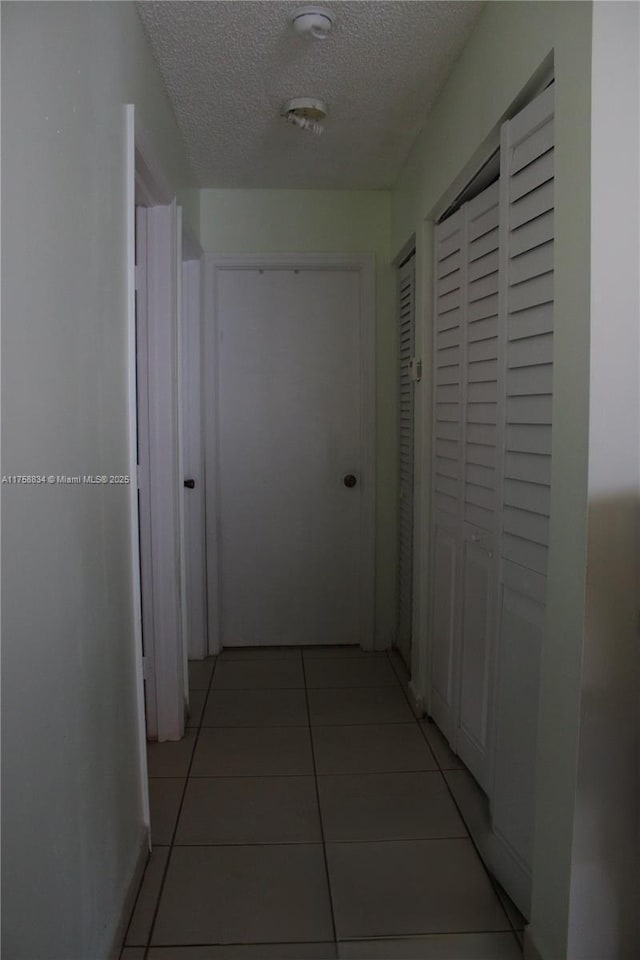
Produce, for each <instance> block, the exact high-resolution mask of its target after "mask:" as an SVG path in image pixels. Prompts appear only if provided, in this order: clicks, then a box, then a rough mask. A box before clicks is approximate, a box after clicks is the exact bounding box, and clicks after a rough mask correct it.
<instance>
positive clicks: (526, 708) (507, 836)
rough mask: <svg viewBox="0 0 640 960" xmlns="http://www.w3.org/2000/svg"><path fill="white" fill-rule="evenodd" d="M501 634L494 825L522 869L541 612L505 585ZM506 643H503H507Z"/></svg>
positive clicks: (527, 853) (531, 788)
mask: <svg viewBox="0 0 640 960" xmlns="http://www.w3.org/2000/svg"><path fill="white" fill-rule="evenodd" d="M501 601H502V602H501V607H502V636H503V644H502V649H501V657H500V668H499V669H500V675H499V679H498V688H499V691H500V696H499V698H498V702H497V705H496V742H495V773H494V777H495V781H494V791H493V803H492V814H493V825H494V829H495V831H496V833H497V834H498V835H499V836H500V837H501V838H502V840H503V841H504V842H505V843H506V844H507V845H508V847H509V848H510V849H511V851H512V853H513V855H514V857H515V859H516V860H517V861H518V862H519V863H520V865H521V866H522V868H523V870H524V871H526V872H527V873H529V871H530V864H531V854H532V846H533V820H534V796H535V752H536V730H537V721H538V696H539V685H540V676H539V674H540V656H539V651H540V645H541V642H542V635H543V631H544V618H545V608H544V605H543V604H541V603H537V602H535V601H534V600H532V599H531V597H528V596H525V595H524V593H522V592H517V591H516V590H514V589H512V588H511V587H510V586H509V585H508V584H504V585H503V590H502V597H501ZM505 641H506V642H505Z"/></svg>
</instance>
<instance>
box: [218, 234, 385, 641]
mask: <svg viewBox="0 0 640 960" xmlns="http://www.w3.org/2000/svg"><path fill="white" fill-rule="evenodd" d="M205 262H206V278H205V309H206V317H207V322H206V323H205V347H204V358H205V364H206V371H208V375H205V377H204V395H205V398H206V399H205V425H204V426H205V458H206V468H205V470H206V526H207V571H208V577H207V582H208V607H209V652H210V653H217V652H218V651H219V649H220V623H219V616H218V612H219V597H220V582H219V578H220V563H219V555H218V535H217V524H218V518H219V484H218V479H217V464H218V462H219V458H218V441H219V428H218V401H217V390H216V389H215V388H214V389H212V386H213V385H214V384H216V383H217V382H218V380H219V378H218V356H217V350H216V345H217V316H216V293H217V274H218V271H219V270H221V269H224V270H250V269H263V270H287V269H290V270H295V269H296V268H302V269H305V270H352V271H357V272H359V273H360V276H361V301H360V302H361V318H360V333H361V340H360V342H361V348H362V349H361V367H360V382H361V413H362V420H361V443H362V448H361V449H362V476H363V478H366V479H363V483H362V488H363V489H362V501H361V502H362V514H361V523H362V530H363V531H365V535H364V536H363V537H362V561H361V570H362V573H363V576H362V591H361V624H362V628H361V629H362V635H361V646H362V647H363V649H365V650H373V649H374V646H375V625H374V618H375V542H376V538H375V521H376V516H375V510H376V491H375V484H376V461H375V425H376V381H375V255H374V254H369V253H363V254H344V255H343V254H330V253H276V254H238V255H232V256H219V255H217V254H209V255H207V257H206V260H205Z"/></svg>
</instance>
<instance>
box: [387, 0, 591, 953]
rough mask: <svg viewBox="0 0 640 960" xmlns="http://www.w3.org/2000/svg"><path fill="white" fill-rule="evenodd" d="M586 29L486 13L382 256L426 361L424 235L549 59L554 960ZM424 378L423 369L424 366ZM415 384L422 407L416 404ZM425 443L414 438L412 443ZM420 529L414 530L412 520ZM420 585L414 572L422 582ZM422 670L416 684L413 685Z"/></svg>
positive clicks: (586, 133)
mask: <svg viewBox="0 0 640 960" xmlns="http://www.w3.org/2000/svg"><path fill="white" fill-rule="evenodd" d="M591 16H592V8H591V5H590V4H587V3H580V2H577V3H573V2H557V3H529V2H515V3H511V2H506V3H498V2H493V3H488V4H487V6H486V8H485V10H484V11H483V13H482V15H481V17H480V19H479V21H478V24H477V27H476V29H475V31H474V33H473V34H472V36H471V39H470V40H469V42H468V44H467V46H466V48H465V50H464V51H463V53H462V55H461V57H460V59H459V60H458V62H457V64H456V66H455V68H454V70H453V72H452V74H451V76H450V78H449V80H448V81H447V84H446V85H445V87H444V89H443V91H442V94H441V95H440V97H439V98H438V101H437V102H436V104H435V106H434V108H433V110H432V112H431V113H430V115H429V118H428V122H427V123H426V125H425V128H424V130H423V132H422V134H421V135H420V136H419V138H418V140H417V142H416V144H415V145H414V147H413V149H412V151H411V154H410V156H409V158H408V160H407V164H406V166H405V169H404V171H403V173H402V175H401V176H400V178H399V180H398V183H397V184H396V186H395V189H394V190H393V192H392V254H394V253H395V252H396V251H397V250H398V249H399V248H400V247H401V245H402V244H403V243H404V242H405V241H406V239H407V237H408V236H409V235H410V234H411V233H413V232H415V233H416V236H417V238H418V262H417V270H418V304H419V308H420V311H421V313H422V316H423V317H424V318H425V323H426V332H425V343H424V355H425V356H427V357H428V349H429V348H428V344H429V342H430V340H429V335H428V329H429V328H428V324H429V302H430V279H429V278H430V257H431V253H430V250H431V230H430V226H429V224H428V222H427V223H426V224H425V221H429V219H430V218H431V217H432V216H433V212H434V210H435V209H436V208H438V207H439V208H440V209H442V206H441V204H442V201H443V199H445V198H448V199H450V198H451V197H452V196H453V195H455V192H456V190H455V185H456V184H457V185H460V184H461V183H462V182H464V179H465V172H466V173H467V174H468V173H469V172H471V170H472V168H473V164H474V162H475V163H476V164H477V162H478V161H479V159H480V158H481V156H482V154H483V145H485V150H484V152H485V153H486V144H487V143H489V142H490V141H492V138H494V137H495V132H496V131H497V129H498V127H499V124H500V122H501V121H502V120H503V119H504V118H505V117H506V116H507V115H509V114H510V112H511V111H512V110H513V109H515V108H516V106H517V104H518V102H519V98H520V95H521V92H522V90H523V88H525V86H526V85H527V84H528V83H529V81H530V79H531V77H532V76H533V75H534V74H535V73H536V71H537V70H538V68H539V67H540V65H541V64H543V62H544V61H545V60H546V59H548V58H550V57H551V56H553V60H554V72H555V79H556V91H555V104H556V150H555V163H556V169H555V178H556V215H555V216H556V262H555V283H556V294H555V315H556V323H555V357H554V362H555V367H554V371H555V372H554V377H555V379H554V391H555V396H554V427H553V494H552V504H551V517H552V520H551V545H550V561H549V604H548V629H547V636H546V640H545V644H544V649H543V658H542V684H541V709H540V722H539V747H538V756H537V776H538V787H537V816H536V830H535V850H534V884H533V914H532V924H531V929H530V933H531V937H532V940H533V942H534V943H535V944H536V946H537V949H538V950H539V952H540V954H541V956H542V957H543V958H545V960H560V958H563V957H565V956H566V949H567V918H568V906H569V886H570V877H571V867H572V864H571V860H572V851H571V834H572V828H573V813H574V800H575V779H576V762H577V738H578V724H579V708H580V695H581V673H580V665H581V655H582V642H583V634H584V601H585V545H586V510H587V443H588V417H589V408H588V384H589V310H590V275H589V263H590V238H589V223H590V220H589V217H590V179H589V178H590V162H589V157H590V128H589V123H590V98H591V88H590V80H591V73H590V70H591ZM426 368H427V369H429V364H428V363H427V365H426ZM425 387H426V390H428V389H429V386H428V384H423V385H422V386H421V387H420V388H419V389H420V391H421V392H422V394H423V406H424V408H425V410H428V398H425V397H424V391H425ZM426 437H427V440H428V430H427V431H426ZM425 522H426V518H425ZM422 578H423V580H422V582H423V583H424V584H425V590H426V584H427V581H428V571H427V570H426V569H425V570H424V571H423V573H422ZM425 660H426V657H424V656H423V659H422V665H423V672H422V682H423V684H425V685H426V674H425V673H424V663H425Z"/></svg>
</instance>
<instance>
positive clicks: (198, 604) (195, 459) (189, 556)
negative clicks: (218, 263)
mask: <svg viewBox="0 0 640 960" xmlns="http://www.w3.org/2000/svg"><path fill="white" fill-rule="evenodd" d="M202 272H203V271H202V265H201V262H200V261H199V260H183V263H182V278H183V283H182V314H183V315H182V345H183V361H182V370H183V373H184V376H183V386H182V396H183V418H182V422H183V442H182V448H183V455H184V471H185V474H184V475H185V479H186V478H187V477H188V478H191V479H193V480H194V481H195V487H194V489H193V490H184V491H183V498H184V502H185V562H186V565H187V592H186V595H185V601H186V603H185V608H186V609H187V611H188V619H189V631H188V636H187V649H188V654H189V658H190V659H192V660H201V659H202V658H203V657H206V656H207V654H208V641H207V616H206V609H207V604H206V534H205V522H204V521H205V504H204V489H205V487H204V437H203V430H202V413H203V410H202V371H201V366H202V296H201V287H202V282H201V281H202Z"/></svg>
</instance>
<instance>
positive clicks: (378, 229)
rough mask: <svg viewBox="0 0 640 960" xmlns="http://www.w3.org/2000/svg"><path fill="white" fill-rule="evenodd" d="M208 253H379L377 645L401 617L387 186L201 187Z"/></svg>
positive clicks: (391, 633)
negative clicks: (226, 188)
mask: <svg viewBox="0 0 640 960" xmlns="http://www.w3.org/2000/svg"><path fill="white" fill-rule="evenodd" d="M200 224H201V239H202V246H203V248H204V249H205V250H206V251H207V252H209V253H301V252H313V253H374V254H375V256H376V379H377V405H376V446H377V467H376V484H377V509H376V642H377V644H378V645H379V646H385V645H388V644H389V643H390V642H391V640H392V638H393V636H394V631H395V619H396V607H395V604H396V552H397V546H396V537H397V532H396V523H397V517H396V512H397V510H396V504H397V478H396V470H397V453H396V443H397V437H396V404H397V401H396V368H395V356H396V329H395V323H394V303H395V274H394V271H393V270H392V268H391V266H390V263H389V194H388V192H386V191H382V190H202V192H201V207H200Z"/></svg>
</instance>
